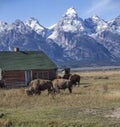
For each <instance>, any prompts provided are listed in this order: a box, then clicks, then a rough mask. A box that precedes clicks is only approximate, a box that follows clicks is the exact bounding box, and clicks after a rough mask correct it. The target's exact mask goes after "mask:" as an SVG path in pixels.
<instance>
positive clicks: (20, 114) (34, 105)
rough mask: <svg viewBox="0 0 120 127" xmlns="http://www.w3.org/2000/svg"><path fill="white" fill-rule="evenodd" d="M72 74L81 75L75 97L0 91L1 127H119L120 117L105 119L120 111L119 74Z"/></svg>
mask: <svg viewBox="0 0 120 127" xmlns="http://www.w3.org/2000/svg"><path fill="white" fill-rule="evenodd" d="M72 73H78V74H80V75H81V86H80V87H74V88H73V93H72V94H69V92H68V90H65V91H61V93H60V94H58V95H56V96H55V97H54V98H53V97H52V96H51V95H49V96H48V95H47V91H44V92H42V94H41V95H40V96H30V97H29V96H26V94H25V92H24V91H25V88H21V89H9V90H0V112H2V113H4V116H3V117H2V118H0V126H6V127H7V126H8V127H26V126H30V127H40V126H41V127H44V126H49V127H54V126H55V127H57V126H60V127H67V126H71V127H73V126H75V127H113V126H114V127H119V126H120V122H119V121H120V118H119V117H117V118H116V117H105V116H107V115H109V116H110V113H113V112H112V111H113V109H114V110H115V111H118V110H117V109H119V107H120V81H119V77H120V71H94V72H72ZM113 114H114V113H113Z"/></svg>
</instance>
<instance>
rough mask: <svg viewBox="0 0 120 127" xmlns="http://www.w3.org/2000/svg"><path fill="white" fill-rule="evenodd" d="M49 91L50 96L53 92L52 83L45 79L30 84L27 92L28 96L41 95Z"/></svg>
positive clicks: (35, 80)
mask: <svg viewBox="0 0 120 127" xmlns="http://www.w3.org/2000/svg"><path fill="white" fill-rule="evenodd" d="M43 90H48V94H49V93H51V92H52V91H53V86H52V81H50V80H44V79H34V80H32V81H31V82H30V83H29V88H28V89H27V90H26V93H27V95H33V94H38V95H40V94H41V91H43Z"/></svg>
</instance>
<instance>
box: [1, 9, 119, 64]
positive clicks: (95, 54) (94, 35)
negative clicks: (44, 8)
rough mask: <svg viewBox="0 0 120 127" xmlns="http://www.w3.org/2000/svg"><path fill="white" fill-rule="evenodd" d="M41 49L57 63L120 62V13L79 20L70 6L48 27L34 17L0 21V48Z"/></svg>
mask: <svg viewBox="0 0 120 127" xmlns="http://www.w3.org/2000/svg"><path fill="white" fill-rule="evenodd" d="M14 47H19V48H20V50H42V51H44V52H45V53H46V54H47V55H48V56H49V57H50V58H51V59H53V60H54V61H55V62H56V63H57V64H58V65H60V66H65V65H66V66H67V65H69V66H99V65H120V64H119V61H120V16H118V17H116V18H115V19H114V20H112V21H104V20H103V19H101V18H100V17H98V16H95V15H94V16H91V17H89V18H87V19H84V20H83V19H82V18H80V17H79V15H78V14H77V12H76V10H75V9H74V8H69V9H68V10H67V11H66V12H65V14H63V16H62V17H61V18H60V20H59V21H58V22H57V23H56V24H54V25H52V26H51V27H49V28H45V27H44V26H42V25H41V24H40V23H39V21H38V20H37V19H35V18H30V19H28V20H27V21H26V22H22V21H21V20H16V21H15V22H13V23H12V24H7V23H6V22H3V21H0V50H1V51H2V50H13V48H14Z"/></svg>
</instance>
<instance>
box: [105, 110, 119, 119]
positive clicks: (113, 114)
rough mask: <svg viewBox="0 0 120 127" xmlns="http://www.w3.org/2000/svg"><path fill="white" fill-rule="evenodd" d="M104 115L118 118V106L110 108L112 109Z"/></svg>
mask: <svg viewBox="0 0 120 127" xmlns="http://www.w3.org/2000/svg"><path fill="white" fill-rule="evenodd" d="M105 117H107V118H117V119H120V108H117V109H112V111H111V112H110V113H109V114H107V115H105Z"/></svg>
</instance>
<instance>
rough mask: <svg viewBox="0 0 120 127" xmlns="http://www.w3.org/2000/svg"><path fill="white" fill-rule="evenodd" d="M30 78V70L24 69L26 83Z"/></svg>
mask: <svg viewBox="0 0 120 127" xmlns="http://www.w3.org/2000/svg"><path fill="white" fill-rule="evenodd" d="M31 80H32V71H30V70H28V71H25V82H26V85H28V84H29V82H30V81H31Z"/></svg>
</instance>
